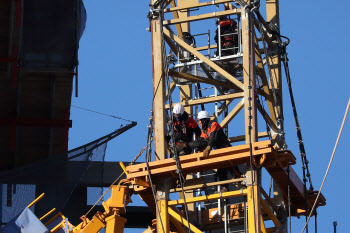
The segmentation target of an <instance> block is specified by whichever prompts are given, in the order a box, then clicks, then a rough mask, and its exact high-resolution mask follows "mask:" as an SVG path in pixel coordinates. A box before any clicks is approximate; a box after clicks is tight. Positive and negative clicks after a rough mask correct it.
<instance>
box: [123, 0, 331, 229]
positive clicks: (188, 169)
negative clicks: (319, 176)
mask: <svg viewBox="0 0 350 233" xmlns="http://www.w3.org/2000/svg"><path fill="white" fill-rule="evenodd" d="M261 4H264V5H265V4H266V5H265V6H261V7H260V1H254V2H253V1H250V0H247V1H244V0H236V1H231V0H214V1H208V2H204V1H200V0H177V1H175V0H169V1H166V0H163V1H162V0H151V4H150V12H149V14H148V18H149V20H150V28H149V30H150V32H151V34H152V59H153V111H152V118H150V119H151V124H150V130H149V143H150V142H151V141H152V140H153V142H154V155H155V156H154V157H155V161H151V160H152V159H151V157H149V159H148V162H147V163H145V164H138V165H133V166H129V167H127V168H126V170H127V178H128V179H139V180H143V181H145V182H147V183H150V186H149V187H148V188H143V189H138V190H134V191H135V192H136V193H138V194H139V195H140V196H141V197H142V198H143V200H144V201H145V202H146V203H147V204H148V205H149V206H150V207H151V209H152V210H153V211H154V213H155V214H156V216H157V221H156V224H155V225H156V230H157V232H170V231H176V232H186V231H187V230H188V229H189V230H191V231H193V232H203V231H209V230H214V231H215V232H234V231H236V232H248V231H249V232H287V222H288V221H287V216H300V215H307V214H308V210H309V209H310V207H311V206H312V204H313V202H314V200H315V196H316V194H317V192H315V191H313V190H308V189H307V188H306V186H305V185H303V182H302V181H301V179H300V178H299V176H298V175H297V174H296V172H295V171H294V170H293V168H292V165H294V164H296V158H295V156H294V155H293V154H292V152H291V151H289V150H287V149H286V142H285V139H284V127H283V119H284V117H283V104H282V81H281V55H282V53H283V49H284V48H285V46H286V42H284V40H282V37H281V36H280V33H279V26H280V22H279V4H278V0H266V2H264V3H261ZM260 8H261V9H266V12H265V13H264V14H261V13H260V11H259V9H260ZM262 15H266V17H263V16H262ZM178 103H180V104H182V105H183V106H184V107H185V110H186V112H187V113H188V114H189V115H190V116H192V117H193V118H196V116H197V113H198V112H199V111H201V110H206V111H208V112H209V113H210V114H211V119H212V120H215V121H217V122H218V123H219V124H220V126H221V127H222V128H223V130H224V132H225V134H226V135H227V136H228V138H229V141H230V146H229V147H226V148H221V149H216V150H213V151H211V152H210V156H209V157H205V158H204V157H203V153H202V152H201V151H196V152H195V153H193V154H189V155H183V156H178V153H177V152H176V151H177V149H176V145H175V142H174V137H173V123H174V120H173V117H172V111H173V107H174V106H175V105H176V104H178ZM258 125H259V126H260V127H258ZM265 128H266V129H265ZM261 129H265V130H261ZM152 132H153V134H152ZM237 166H238V167H239V170H240V171H241V172H240V173H242V174H240V175H238V177H237V176H232V177H231V178H232V179H228V180H225V181H222V180H220V181H217V180H215V171H219V170H220V169H222V168H227V167H237ZM265 171H266V173H267V174H268V176H270V177H271V180H273V183H274V188H273V196H271V194H268V192H267V191H265V190H264V189H263V187H262V183H263V181H262V176H261V174H262V172H265ZM211 173H213V174H214V178H213V179H211V178H210V177H211ZM177 177H179V178H178V180H177V181H176V179H177ZM264 178H265V179H266V178H267V177H265V176H264ZM174 180H175V182H174ZM268 180H270V179H269V178H268ZM176 182H177V183H176ZM174 183H175V184H174ZM222 185H229V189H228V190H226V192H222V191H220V190H221V186H222ZM150 187H155V188H154V189H151V188H150ZM215 190H216V191H215ZM177 193H179V198H176V197H175V196H176V194H177ZM151 196H154V197H155V198H156V202H154V200H153V198H151ZM174 197H175V199H176V200H174ZM324 204H325V199H324V197H323V196H322V198H321V199H319V200H318V202H317V206H320V205H324ZM268 220H272V223H273V224H272V225H271V224H270V225H271V226H267V225H266V222H265V221H268ZM270 223H271V222H270Z"/></svg>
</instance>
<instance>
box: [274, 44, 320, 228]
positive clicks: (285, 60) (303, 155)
mask: <svg viewBox="0 0 350 233" xmlns="http://www.w3.org/2000/svg"><path fill="white" fill-rule="evenodd" d="M281 53H282V57H283V59H282V61H283V65H284V70H285V73H286V78H287V83H288V90H289V96H290V101H291V104H292V109H293V114H294V121H295V127H296V131H297V137H298V144H299V150H300V157H301V162H302V170H303V182H304V195H305V212H306V215H305V218H306V221H307V215H308V203H307V188H306V182H307V180H309V184H310V190H311V191H312V190H313V189H314V188H313V185H312V181H311V174H310V172H309V166H308V164H309V161H308V160H307V158H306V152H305V147H304V142H303V137H302V134H301V128H300V124H299V119H298V114H297V110H296V106H295V101H294V95H293V90H292V83H291V79H290V73H289V66H288V57H287V53H286V45H285V46H283V47H282V51H281ZM305 169H306V172H307V173H306V174H305ZM306 177H307V178H306ZM306 232H308V229H306Z"/></svg>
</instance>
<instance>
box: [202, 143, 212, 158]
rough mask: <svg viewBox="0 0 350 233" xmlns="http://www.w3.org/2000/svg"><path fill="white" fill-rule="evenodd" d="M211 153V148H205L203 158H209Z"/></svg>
mask: <svg viewBox="0 0 350 233" xmlns="http://www.w3.org/2000/svg"><path fill="white" fill-rule="evenodd" d="M210 151H211V147H210V146H207V148H205V150H204V151H203V157H208V156H209V154H210Z"/></svg>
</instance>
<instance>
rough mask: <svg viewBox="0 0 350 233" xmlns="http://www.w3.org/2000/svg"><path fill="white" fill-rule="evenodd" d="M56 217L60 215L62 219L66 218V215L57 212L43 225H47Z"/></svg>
mask: <svg viewBox="0 0 350 233" xmlns="http://www.w3.org/2000/svg"><path fill="white" fill-rule="evenodd" d="M58 217H61V218H62V219H66V217H65V216H64V215H63V214H62V213H61V212H59V213H58V214H56V215H55V216H53V217H52V218H51V219H50V220H49V221H47V222H46V223H45V224H44V225H45V226H48V225H50V224H51V223H52V222H53V221H55V219H56V218H58Z"/></svg>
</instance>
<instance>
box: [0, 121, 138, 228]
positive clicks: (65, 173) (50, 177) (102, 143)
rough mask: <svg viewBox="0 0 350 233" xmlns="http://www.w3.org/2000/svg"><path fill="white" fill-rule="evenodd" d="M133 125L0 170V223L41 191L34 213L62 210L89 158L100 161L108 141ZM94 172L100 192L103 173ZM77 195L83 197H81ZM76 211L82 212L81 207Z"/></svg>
mask: <svg viewBox="0 0 350 233" xmlns="http://www.w3.org/2000/svg"><path fill="white" fill-rule="evenodd" d="M135 125H136V122H132V123H131V124H128V125H126V126H124V127H121V128H119V129H118V130H116V131H114V132H112V133H110V134H108V135H106V136H104V137H101V138H99V139H97V140H95V141H92V142H90V143H88V144H86V145H83V146H81V147H78V148H76V149H73V150H70V151H68V152H66V153H64V154H61V155H57V156H54V157H51V158H48V159H44V160H41V161H38V162H35V163H32V164H30V165H26V166H23V167H18V168H15V169H12V170H10V171H6V172H2V173H0V198H1V205H0V222H1V224H2V225H4V224H6V223H8V222H9V221H10V220H11V219H13V218H14V217H15V216H17V215H18V214H19V213H20V212H22V211H23V209H24V208H25V207H26V206H27V205H28V204H29V203H30V202H31V201H32V200H34V199H35V198H36V197H37V196H39V195H40V194H42V193H45V197H44V198H43V199H42V200H41V201H40V202H39V203H38V204H37V205H36V206H35V209H32V211H34V212H35V213H36V214H37V215H38V216H42V215H43V214H45V213H47V212H48V211H50V210H51V209H52V208H54V207H55V208H56V211H57V212H59V211H63V212H64V211H65V209H67V208H69V205H67V203H69V201H70V197H71V195H72V193H73V192H75V191H76V189H79V186H80V185H84V176H85V175H86V174H87V173H88V172H89V168H90V166H91V165H92V164H93V162H104V159H105V152H106V148H107V143H108V141H110V140H112V139H113V138H115V137H117V136H118V135H120V134H122V133H124V132H125V131H127V130H129V129H130V128H132V127H134V126H135ZM102 167H103V166H102ZM101 173H103V169H102V170H101ZM95 175H96V177H100V178H101V180H100V183H101V186H100V189H99V190H97V191H99V192H102V188H103V187H102V183H103V181H102V178H103V174H100V175H99V174H95ZM85 188H86V187H85ZM81 198H82V199H84V197H81ZM85 198H86V196H85ZM78 211H80V212H81V215H82V214H84V211H85V209H81V210H78ZM81 215H80V216H81Z"/></svg>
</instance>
